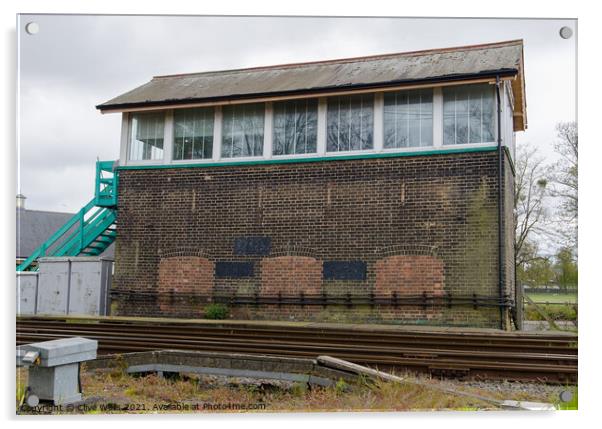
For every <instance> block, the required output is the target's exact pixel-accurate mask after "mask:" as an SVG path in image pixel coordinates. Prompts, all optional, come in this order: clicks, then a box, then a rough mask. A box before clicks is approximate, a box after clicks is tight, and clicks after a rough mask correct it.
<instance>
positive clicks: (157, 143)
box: [129, 112, 165, 161]
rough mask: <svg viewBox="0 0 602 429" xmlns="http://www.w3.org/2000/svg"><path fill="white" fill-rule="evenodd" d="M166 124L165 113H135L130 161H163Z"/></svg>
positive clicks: (131, 134)
mask: <svg viewBox="0 0 602 429" xmlns="http://www.w3.org/2000/svg"><path fill="white" fill-rule="evenodd" d="M164 124H165V113H164V112H157V113H135V114H133V115H132V116H131V122H130V150H129V159H130V160H132V161H146V160H159V159H163V134H164Z"/></svg>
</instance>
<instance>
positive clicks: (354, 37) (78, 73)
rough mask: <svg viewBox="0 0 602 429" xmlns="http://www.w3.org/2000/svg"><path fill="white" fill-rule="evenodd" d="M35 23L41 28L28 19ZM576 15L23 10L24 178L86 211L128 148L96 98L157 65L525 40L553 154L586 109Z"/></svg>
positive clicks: (176, 67) (192, 67)
mask: <svg viewBox="0 0 602 429" xmlns="http://www.w3.org/2000/svg"><path fill="white" fill-rule="evenodd" d="M31 21H35V22H37V23H38V24H39V27H40V29H39V32H38V33H37V34H35V35H29V34H27V33H26V32H25V29H24V28H25V25H26V24H27V23H28V22H31ZM565 25H566V26H569V27H571V28H573V30H574V31H575V33H576V22H575V21H572V20H517V19H510V20H481V19H402V18H353V19H351V18H347V19H342V18H242V17H240V18H233V17H181V16H180V17H175V16H172V17H159V16H146V17H145V16H142V17H139V16H61V15H42V16H37V15H21V20H20V28H18V30H17V31H18V36H19V43H20V45H19V55H20V69H19V78H20V87H19V89H20V99H19V101H20V111H19V114H20V124H19V127H18V130H19V134H20V145H19V152H20V165H19V167H20V168H19V171H20V177H19V178H18V180H17V186H18V187H19V189H17V192H19V191H20V192H22V193H23V194H25V196H26V197H27V208H30V209H40V210H52V211H68V212H75V211H77V210H79V209H80V208H81V207H82V206H83V205H84V204H85V203H87V202H88V201H89V200H90V199H91V198H92V196H93V192H94V168H95V161H96V159H97V158H99V159H101V160H112V159H117V158H118V157H119V135H120V118H121V117H120V115H119V114H105V115H103V114H101V113H100V112H99V111H97V110H96V109H95V107H94V106H95V105H97V104H100V103H101V102H104V101H107V100H109V99H110V98H112V97H114V96H116V95H119V94H121V93H123V92H126V91H128V90H130V89H133V88H134V87H136V86H138V85H141V84H143V83H146V82H147V81H149V80H150V79H151V78H152V76H154V75H161V74H174V73H186V72H197V71H209V70H222V69H229V68H241V67H251V66H260V65H270V64H282V63H287V62H300V61H312V60H323V59H334V58H341V57H350V56H361V55H374V54H382V53H391V52H403V51H414V50H420V49H431V48H442V47H450V46H461V45H470V44H480V43H489V42H498V41H503V40H510V39H523V40H524V43H525V78H526V95H527V115H528V121H529V124H528V125H529V128H528V130H527V131H526V132H521V133H518V134H517V142H518V144H519V145H520V144H523V143H525V142H530V143H532V144H534V145H536V146H537V147H538V149H539V150H540V152H541V154H542V155H544V156H546V157H548V158H552V157H553V156H554V154H553V150H552V144H553V142H554V140H555V138H556V137H555V131H554V126H555V124H556V123H557V122H559V121H572V120H575V119H576V117H575V115H576V110H575V109H576V107H575V106H576V100H575V97H576V74H575V67H576V66H575V64H576V37H575V36H573V37H572V38H571V39H568V40H565V39H562V38H561V37H560V36H559V33H558V32H559V29H560V28H561V27H562V26H565Z"/></svg>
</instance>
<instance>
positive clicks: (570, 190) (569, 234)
mask: <svg viewBox="0 0 602 429" xmlns="http://www.w3.org/2000/svg"><path fill="white" fill-rule="evenodd" d="M556 132H557V136H558V140H557V141H556V143H555V144H554V149H555V150H556V153H557V154H558V155H560V159H559V160H558V161H557V162H556V164H555V165H554V173H553V174H552V175H551V177H550V181H551V183H552V186H551V195H552V196H553V197H555V198H558V200H559V203H560V204H559V206H558V210H557V216H556V218H557V219H556V220H557V225H558V227H557V229H558V232H559V233H560V234H561V236H562V237H563V238H564V239H565V241H566V242H567V243H566V245H568V246H569V247H575V246H576V244H577V218H578V199H577V193H578V192H577V186H578V168H577V155H578V149H579V147H578V146H579V144H578V133H577V123H576V122H561V123H559V124H558V125H557V126H556Z"/></svg>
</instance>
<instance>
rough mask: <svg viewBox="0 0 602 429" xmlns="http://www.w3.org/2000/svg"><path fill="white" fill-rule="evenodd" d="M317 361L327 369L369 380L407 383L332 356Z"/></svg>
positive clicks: (384, 373) (395, 377)
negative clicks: (341, 371) (378, 379)
mask: <svg viewBox="0 0 602 429" xmlns="http://www.w3.org/2000/svg"><path fill="white" fill-rule="evenodd" d="M316 361H317V362H318V364H319V365H323V366H325V367H327V368H333V369H340V370H343V371H348V372H352V373H354V374H357V375H363V376H367V377H369V378H380V379H382V380H387V381H393V382H396V383H402V382H403V381H405V380H404V379H403V378H401V377H397V376H396V375H393V374H389V373H386V372H382V371H379V370H377V369H372V368H368V367H365V366H362V365H357V364H355V363H351V362H348V361H346V360H343V359H337V358H334V357H331V356H318V358H317V359H316Z"/></svg>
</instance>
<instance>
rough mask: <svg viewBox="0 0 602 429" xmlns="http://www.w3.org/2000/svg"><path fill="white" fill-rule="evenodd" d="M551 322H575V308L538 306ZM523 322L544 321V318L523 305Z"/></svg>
mask: <svg viewBox="0 0 602 429" xmlns="http://www.w3.org/2000/svg"><path fill="white" fill-rule="evenodd" d="M538 306H539V308H541V309H543V311H545V312H546V313H547V314H548V316H550V318H552V319H553V320H567V321H576V320H577V308H576V307H575V306H573V305H545V304H543V305H538ZM525 320H537V321H541V320H545V319H544V317H543V316H542V315H541V314H540V313H539V312H538V311H537V310H536V309H535V308H534V307H533V306H532V305H529V304H525Z"/></svg>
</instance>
